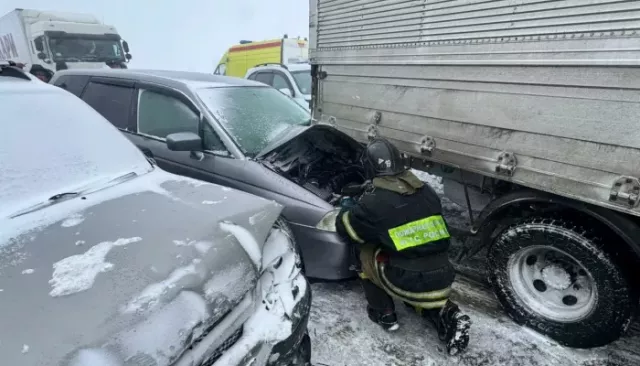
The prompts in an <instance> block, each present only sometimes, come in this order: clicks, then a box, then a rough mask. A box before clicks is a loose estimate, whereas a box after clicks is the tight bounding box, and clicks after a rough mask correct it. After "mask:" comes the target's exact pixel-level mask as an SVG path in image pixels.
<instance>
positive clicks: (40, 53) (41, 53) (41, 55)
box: [38, 52, 47, 60]
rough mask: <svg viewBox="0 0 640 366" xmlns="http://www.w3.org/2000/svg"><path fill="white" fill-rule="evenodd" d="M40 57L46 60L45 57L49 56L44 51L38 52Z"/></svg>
mask: <svg viewBox="0 0 640 366" xmlns="http://www.w3.org/2000/svg"><path fill="white" fill-rule="evenodd" d="M38 58H39V59H40V60H44V59H45V58H47V55H46V54H45V53H44V52H38Z"/></svg>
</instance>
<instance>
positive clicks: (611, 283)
mask: <svg viewBox="0 0 640 366" xmlns="http://www.w3.org/2000/svg"><path fill="white" fill-rule="evenodd" d="M537 248H541V249H537ZM545 248H548V250H549V251H555V250H558V249H559V250H560V251H561V252H563V253H565V254H568V255H569V256H570V257H572V260H573V261H574V262H575V263H578V264H579V265H580V266H582V268H584V269H586V271H587V273H588V275H589V276H590V279H591V281H590V282H589V283H590V284H591V286H592V288H595V291H592V293H594V294H596V295H594V296H593V297H592V298H593V299H594V300H592V302H591V303H590V304H591V305H590V306H589V307H588V308H587V309H590V310H589V311H585V313H584V314H583V315H582V317H581V318H580V319H576V320H575V321H558V320H557V319H552V318H550V317H548V316H544V314H542V312H541V311H538V310H532V309H533V307H530V306H528V305H527V299H526V298H522V297H520V296H519V295H518V293H516V291H517V289H516V288H515V287H514V283H518V282H517V279H514V278H515V277H517V275H512V274H511V273H518V272H513V271H511V273H510V268H515V267H513V266H514V265H515V264H514V261H515V258H518V253H526V250H542V251H544V250H547V249H545ZM554 248H555V249H554ZM603 248H604V247H603V243H602V242H601V239H599V238H598V237H597V236H596V235H595V234H594V233H593V232H590V231H588V230H585V229H584V228H583V227H581V226H580V225H576V224H575V223H573V222H570V221H565V220H561V219H550V218H539V217H538V218H528V219H525V220H522V221H520V222H518V223H516V224H513V225H511V226H509V227H507V228H506V229H504V230H503V231H502V232H500V233H499V234H498V235H497V236H496V239H495V240H494V242H493V246H492V248H491V249H490V250H489V254H488V267H489V281H490V283H491V284H492V286H493V289H494V291H495V294H496V296H497V298H498V300H499V301H500V303H501V305H502V307H503V308H504V309H505V311H506V312H507V313H508V315H509V316H510V317H511V318H513V319H514V320H515V321H516V322H517V323H519V324H521V325H525V326H527V327H529V328H532V329H534V330H536V331H538V332H540V333H543V334H545V335H547V336H549V337H551V338H553V339H554V340H556V341H557V342H558V343H560V344H562V345H565V346H568V347H575V348H590V347H598V346H603V345H606V344H608V343H610V342H613V341H615V340H617V339H618V338H619V337H620V336H621V335H622V334H623V333H624V332H625V331H626V329H627V327H628V326H629V324H630V322H631V318H632V316H633V314H634V312H635V308H636V305H637V303H638V297H637V294H636V293H635V291H634V290H633V289H632V287H631V285H630V281H629V280H628V279H627V277H626V275H625V274H624V273H623V269H622V268H621V267H620V266H618V265H616V263H614V262H613V260H612V256H611V255H610V254H609V253H607V252H606V251H605V250H603ZM520 257H521V258H522V257H523V256H520ZM534 257H535V256H534ZM524 258H526V260H525V265H523V266H521V267H525V266H527V265H531V262H533V263H535V260H534V259H533V258H531V257H524ZM545 263H546V262H545ZM535 268H537V267H535ZM526 270H528V269H526ZM532 272H533V273H538V271H537V270H532ZM543 272H544V271H540V273H541V274H542V273H543ZM569 272H570V271H568V272H567V273H569ZM580 273H583V274H584V272H583V271H581V272H580ZM566 278H567V279H569V278H571V281H574V279H573V278H575V277H566ZM534 282H535V281H534ZM521 283H524V281H523V282H521ZM550 283H551V282H550ZM572 283H575V282H572ZM533 285H534V287H535V285H536V283H533ZM538 285H539V283H538ZM572 286H574V284H571V285H569V287H572ZM538 287H542V290H541V289H539V288H536V290H538V291H540V292H544V291H546V289H547V287H546V285H545V286H538ZM518 288H520V289H521V288H523V287H522V286H520V287H518ZM574 288H576V287H574ZM577 288H580V286H578V287H577ZM521 293H522V292H521ZM532 293H535V291H532ZM535 296H536V295H534V297H535ZM532 298H533V297H532ZM562 299H563V302H564V299H565V297H563V298H562ZM533 301H535V300H533ZM530 303H533V302H530ZM543 303H545V302H543ZM538 304H539V303H538ZM546 304H549V305H550V306H549V308H551V305H552V304H551V302H546ZM565 305H568V304H566V303H565ZM565 309H569V310H568V311H569V312H571V311H573V309H571V308H570V306H569V305H568V306H567V307H566V308H564V309H563V311H567V310H565Z"/></svg>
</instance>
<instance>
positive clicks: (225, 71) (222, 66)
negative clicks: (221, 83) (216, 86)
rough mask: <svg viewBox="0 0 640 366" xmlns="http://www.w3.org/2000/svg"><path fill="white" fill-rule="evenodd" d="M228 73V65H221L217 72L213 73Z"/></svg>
mask: <svg viewBox="0 0 640 366" xmlns="http://www.w3.org/2000/svg"><path fill="white" fill-rule="evenodd" d="M226 73H227V65H226V64H220V65H218V67H216V71H214V72H213V74H214V75H226Z"/></svg>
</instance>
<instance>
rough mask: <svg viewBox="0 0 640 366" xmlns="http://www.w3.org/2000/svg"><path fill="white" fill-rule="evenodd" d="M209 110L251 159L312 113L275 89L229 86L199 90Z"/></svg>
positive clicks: (306, 122) (306, 121) (308, 119)
mask: <svg viewBox="0 0 640 366" xmlns="http://www.w3.org/2000/svg"><path fill="white" fill-rule="evenodd" d="M197 93H198V96H199V97H200V99H201V100H202V101H203V103H204V104H205V105H206V106H207V109H209V111H210V112H211V113H212V114H213V115H214V117H215V118H216V119H217V120H218V121H219V122H220V124H221V125H222V127H223V128H224V129H225V130H226V131H227V132H228V133H229V135H231V137H232V138H233V139H234V140H235V142H236V144H238V146H240V147H241V148H242V150H243V151H244V152H245V154H247V155H249V156H255V155H257V154H258V153H259V152H260V151H262V149H264V148H265V147H266V146H267V145H268V144H269V143H270V142H271V141H273V140H274V139H276V138H277V137H278V135H280V134H281V133H283V132H285V131H287V130H289V129H290V128H291V127H292V126H294V125H305V124H308V123H309V121H310V118H311V117H310V115H309V112H307V111H306V110H305V109H304V108H302V107H300V106H299V105H298V104H297V103H296V102H294V101H293V100H292V99H291V98H289V97H287V96H285V95H283V94H282V93H281V92H279V91H277V90H275V89H274V88H266V87H260V86H258V87H226V88H205V89H200V90H198V92H197Z"/></svg>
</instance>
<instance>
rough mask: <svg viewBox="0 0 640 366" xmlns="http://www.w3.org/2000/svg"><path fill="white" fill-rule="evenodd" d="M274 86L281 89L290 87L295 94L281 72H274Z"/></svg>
mask: <svg viewBox="0 0 640 366" xmlns="http://www.w3.org/2000/svg"><path fill="white" fill-rule="evenodd" d="M272 85H273V87H274V88H276V89H278V90H280V89H289V91H290V92H291V95H293V90H291V87H290V86H289V83H288V82H287V79H285V78H284V76H282V75H281V74H280V73H274V74H273V84H272Z"/></svg>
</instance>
